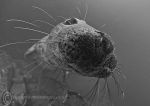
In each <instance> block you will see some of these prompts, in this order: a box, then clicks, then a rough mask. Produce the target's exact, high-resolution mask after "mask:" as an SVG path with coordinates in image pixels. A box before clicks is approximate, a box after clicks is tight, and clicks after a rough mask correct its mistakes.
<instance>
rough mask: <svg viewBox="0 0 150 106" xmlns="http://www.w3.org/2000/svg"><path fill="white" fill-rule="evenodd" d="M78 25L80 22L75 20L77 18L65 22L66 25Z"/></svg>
mask: <svg viewBox="0 0 150 106" xmlns="http://www.w3.org/2000/svg"><path fill="white" fill-rule="evenodd" d="M77 23H78V21H77V19H75V18H71V19H67V20H66V21H65V22H64V24H65V25H73V24H77Z"/></svg>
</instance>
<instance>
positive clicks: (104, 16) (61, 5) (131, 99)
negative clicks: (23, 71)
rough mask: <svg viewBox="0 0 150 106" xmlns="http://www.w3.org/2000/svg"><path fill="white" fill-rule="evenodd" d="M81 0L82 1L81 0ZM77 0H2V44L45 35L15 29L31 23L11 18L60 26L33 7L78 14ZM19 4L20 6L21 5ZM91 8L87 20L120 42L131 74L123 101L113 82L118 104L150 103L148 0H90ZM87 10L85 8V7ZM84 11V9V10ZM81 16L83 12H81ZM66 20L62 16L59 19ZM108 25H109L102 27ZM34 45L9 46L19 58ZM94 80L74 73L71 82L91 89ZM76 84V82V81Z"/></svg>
mask: <svg viewBox="0 0 150 106" xmlns="http://www.w3.org/2000/svg"><path fill="white" fill-rule="evenodd" d="M78 1H80V0H78ZM78 1H75V0H62V1H60V0H12V1H10V0H1V1H0V39H1V40H0V44H5V43H8V42H14V41H23V40H25V39H29V38H41V37H43V36H41V34H38V33H33V32H31V31H22V30H18V29H17V30H16V29H13V26H28V25H26V24H22V23H21V24H20V23H18V22H17V23H16V22H11V23H7V22H5V20H7V19H10V18H18V19H25V20H28V21H32V19H44V20H47V21H49V22H51V23H53V24H55V25H56V23H55V22H53V21H52V20H51V19H49V18H47V17H46V16H45V15H43V14H40V12H38V11H36V10H34V9H33V8H31V6H32V5H36V6H40V7H43V8H45V9H46V10H47V11H48V12H49V13H51V14H52V15H54V16H57V15H63V16H67V17H68V16H77V15H78V13H77V12H76V11H75V9H74V8H73V7H76V6H78V4H79V2H78ZM17 4H18V5H17ZM88 4H89V11H88V15H87V19H86V20H87V22H88V23H89V24H90V25H92V26H94V27H96V28H97V29H101V30H102V31H105V32H108V33H111V34H112V38H113V40H114V41H115V44H116V54H117V56H118V59H119V62H120V63H121V64H122V71H123V72H124V73H125V74H126V76H127V81H121V82H122V86H123V87H124V88H125V95H126V96H125V99H124V100H120V97H118V95H117V91H116V90H115V89H116V88H115V87H114V85H113V84H111V87H112V90H111V91H112V95H113V98H115V99H114V101H115V104H116V106H141V105H145V106H149V105H150V102H149V99H148V98H150V94H149V89H150V86H149V85H148V84H149V80H150V79H149V78H150V77H149V76H150V73H149V69H150V68H149V62H150V59H149V54H150V49H149V45H150V44H149V40H150V37H149V32H150V31H149V28H150V21H149V19H150V15H149V4H150V2H149V1H147V0H122V1H119V0H113V1H112V0H91V1H90V0H88ZM81 9H82V10H83V9H84V7H83V6H81ZM82 13H83V11H82ZM78 16H79V15H78ZM58 20H59V21H62V20H61V19H58ZM103 24H106V27H104V28H100V26H101V25H103ZM41 26H42V28H41V29H42V30H43V31H47V32H50V29H51V28H50V27H48V26H44V25H41ZM30 46H31V44H26V45H20V46H11V47H7V48H5V50H6V51H8V52H9V53H11V54H12V56H13V57H15V58H22V54H23V53H24V52H25V51H26V49H27V48H28V47H30ZM93 82H94V79H88V78H84V77H81V76H78V75H72V76H71V78H70V82H69V83H71V84H70V85H72V88H74V89H76V90H77V91H80V92H83V93H85V92H87V91H88V90H89V87H91V85H92V84H93ZM72 83H74V84H72Z"/></svg>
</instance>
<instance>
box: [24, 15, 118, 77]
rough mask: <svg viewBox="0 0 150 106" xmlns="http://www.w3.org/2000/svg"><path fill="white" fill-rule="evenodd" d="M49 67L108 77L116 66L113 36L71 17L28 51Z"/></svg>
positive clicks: (84, 74)
mask: <svg viewBox="0 0 150 106" xmlns="http://www.w3.org/2000/svg"><path fill="white" fill-rule="evenodd" d="M31 54H34V59H38V60H39V61H43V62H44V63H46V64H47V65H48V66H49V67H51V66H56V67H59V68H63V69H66V70H71V71H72V70H73V71H75V72H77V73H79V74H81V75H83V76H88V77H97V78H105V77H107V76H109V75H110V74H111V73H112V71H113V70H114V69H115V67H116V65H117V59H116V56H115V54H114V45H113V42H112V39H111V37H110V36H109V35H108V34H106V33H104V32H101V31H99V30H97V29H95V28H93V27H92V26H90V25H88V24H87V23H86V22H85V21H84V20H80V19H77V18H70V19H67V20H65V21H64V22H62V23H60V24H58V25H56V27H54V28H53V29H52V31H51V33H50V34H49V35H47V36H45V37H44V38H42V39H41V40H40V41H38V42H37V43H35V44H34V45H33V46H32V47H31V48H29V50H28V51H27V52H26V53H25V56H30V55H31Z"/></svg>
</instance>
